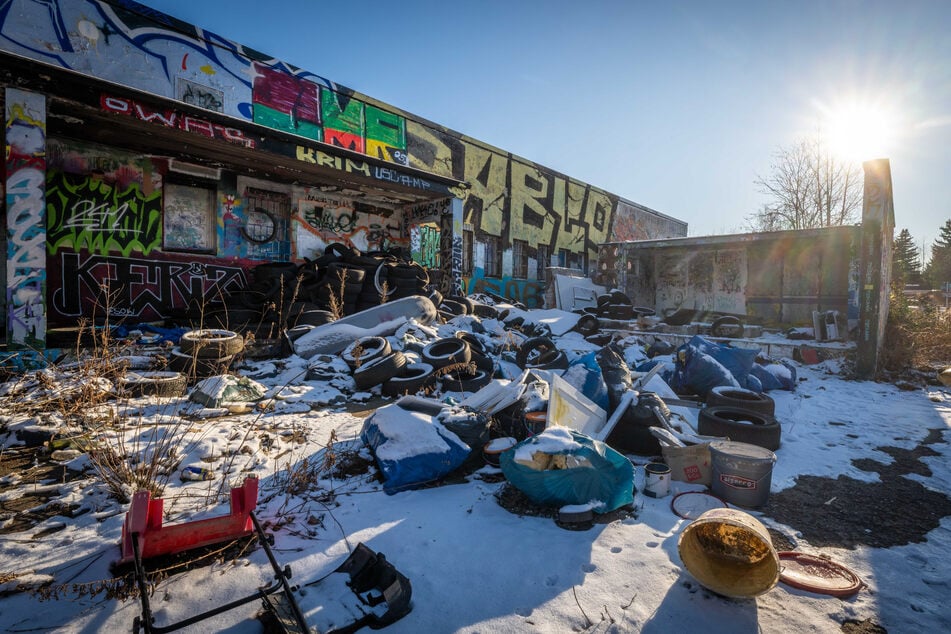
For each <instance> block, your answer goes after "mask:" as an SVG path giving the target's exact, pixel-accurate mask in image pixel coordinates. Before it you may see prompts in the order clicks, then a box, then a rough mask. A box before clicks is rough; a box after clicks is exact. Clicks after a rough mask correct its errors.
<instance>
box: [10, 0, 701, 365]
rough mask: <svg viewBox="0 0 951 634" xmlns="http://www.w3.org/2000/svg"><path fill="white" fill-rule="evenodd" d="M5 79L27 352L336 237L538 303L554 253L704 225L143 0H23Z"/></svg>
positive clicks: (141, 315) (293, 257) (17, 309)
mask: <svg viewBox="0 0 951 634" xmlns="http://www.w3.org/2000/svg"><path fill="white" fill-rule="evenodd" d="M0 82H2V84H3V92H2V95H0V96H2V99H3V107H4V112H5V115H6V117H5V138H6V148H7V152H6V157H5V162H4V175H3V182H4V184H5V190H4V197H3V200H4V203H5V206H6V213H5V214H4V217H5V218H6V231H5V232H3V240H4V242H5V244H4V245H3V246H4V247H5V248H4V251H5V252H6V254H7V262H6V267H5V268H4V270H3V271H2V273H0V274H2V275H3V279H2V283H3V286H4V287H5V288H6V294H5V302H4V305H3V310H4V317H5V319H4V323H5V324H6V340H7V344H8V346H9V347H11V348H25V349H39V350H42V349H43V348H45V347H46V346H45V338H46V335H45V333H46V332H47V329H49V328H55V327H60V326H68V325H75V323H76V321H77V319H79V318H81V317H88V318H93V319H95V318H97V316H102V315H104V314H109V315H111V316H115V317H124V318H128V319H131V320H141V321H146V320H156V319H162V318H168V317H169V316H171V315H173V314H174V311H176V310H178V309H181V308H182V307H184V306H187V305H188V304H189V303H190V302H194V301H198V300H200V299H202V298H208V297H211V296H214V295H215V294H216V293H220V292H223V291H227V290H233V289H236V288H241V287H243V286H244V285H246V284H247V281H248V269H249V268H250V267H251V266H253V265H255V264H257V263H260V262H266V261H275V260H278V261H286V260H290V261H302V260H303V259H304V258H313V257H315V256H317V255H319V254H320V253H322V252H323V250H324V249H325V248H326V246H327V245H328V244H331V243H334V242H342V243H345V244H348V245H350V246H353V247H356V248H357V249H360V250H361V251H364V252H366V251H374V250H381V249H385V248H389V247H393V246H401V247H405V248H406V249H409V250H410V251H411V252H412V254H413V257H414V259H415V260H416V261H418V262H420V263H421V264H423V265H425V266H428V267H430V268H433V269H438V270H441V271H442V276H441V279H442V283H443V285H444V286H445V290H446V291H456V290H463V291H465V292H475V291H479V290H489V291H493V292H495V293H498V294H500V295H504V296H506V297H509V298H512V299H517V300H520V301H523V302H525V303H526V304H527V305H529V306H538V305H540V301H541V298H542V293H541V280H543V279H544V276H543V271H544V269H545V267H546V266H551V265H556V266H572V267H575V268H580V269H582V270H587V269H588V266H589V263H590V264H591V265H592V266H593V264H594V260H595V258H596V256H597V249H598V245H600V244H601V243H604V242H608V241H612V242H613V241H623V240H642V239H656V238H666V237H674V236H683V235H686V231H687V226H686V223H683V222H681V221H679V220H676V219H674V218H670V217H668V216H665V215H663V214H660V213H658V212H656V211H653V210H651V209H648V208H646V207H643V206H640V205H637V204H635V203H632V202H630V201H626V200H624V199H621V198H620V197H618V196H616V195H614V194H611V193H609V192H606V191H604V190H601V189H598V188H597V187H594V186H592V185H589V184H587V183H583V182H581V181H578V180H576V179H572V178H570V177H568V176H566V175H564V174H560V173H558V172H555V171H553V170H550V169H548V168H545V167H543V166H540V165H537V164H535V163H532V162H530V161H528V160H525V159H523V158H520V157H518V156H515V155H513V154H511V153H508V152H505V151H503V150H501V149H499V148H495V147H492V146H489V145H487V144H484V143H481V142H479V141H477V140H475V139H472V138H469V137H466V136H465V135H462V134H460V133H457V132H454V131H452V130H449V129H447V128H445V127H443V126H440V125H438V124H436V123H433V122H430V121H427V120H425V119H422V118H420V117H417V116H414V115H412V114H410V113H407V112H405V111H403V110H401V109H399V108H397V107H394V106H391V105H388V104H385V103H382V102H379V101H377V100H374V99H372V98H371V97H368V96H366V95H363V94H360V93H358V92H355V91H353V90H351V89H349V88H347V87H345V86H341V85H339V84H336V83H334V82H332V81H330V80H327V79H324V78H323V77H320V76H318V75H315V74H313V73H311V72H308V71H305V70H302V69H299V68H296V67H293V66H290V65H288V64H286V63H284V62H281V61H280V60H278V59H275V58H272V57H269V56H267V55H264V54H262V53H260V52H258V51H255V50H252V49H249V48H246V47H243V46H241V45H240V44H236V43H234V42H231V41H229V40H227V39H225V38H223V37H220V36H218V35H216V34H214V33H212V32H210V31H206V30H204V29H202V28H200V27H197V26H194V25H190V24H186V23H184V22H181V21H179V20H176V19H175V18H173V17H171V16H168V15H165V14H163V13H161V12H158V11H155V10H153V9H151V8H149V7H147V6H144V5H142V4H138V3H136V2H131V1H129V0H108V1H104V0H99V1H97V0H46V1H44V2H35V1H33V0H11V1H10V2H6V3H3V5H2V6H0Z"/></svg>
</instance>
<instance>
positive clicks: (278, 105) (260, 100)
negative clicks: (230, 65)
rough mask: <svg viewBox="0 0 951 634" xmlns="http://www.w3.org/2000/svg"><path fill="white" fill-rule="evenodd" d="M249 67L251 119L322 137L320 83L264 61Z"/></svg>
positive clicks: (316, 137) (305, 135)
mask: <svg viewBox="0 0 951 634" xmlns="http://www.w3.org/2000/svg"><path fill="white" fill-rule="evenodd" d="M251 68H252V69H253V71H254V84H253V87H252V92H251V95H252V96H251V100H252V101H251V103H252V104H253V107H254V111H253V112H254V122H255V123H260V124H261V125H264V126H267V127H269V128H273V129H275V130H283V131H284V132H290V133H291V134H298V135H300V136H304V137H307V138H308V139H314V140H316V141H319V140H321V139H322V138H323V135H322V132H321V128H320V125H321V121H320V86H318V85H317V84H315V83H314V82H312V81H308V80H306V79H300V78H297V77H292V76H290V75H288V74H286V73H281V72H278V71H276V70H273V69H271V68H268V67H267V66H264V65H263V64H257V63H254V64H252V65H251Z"/></svg>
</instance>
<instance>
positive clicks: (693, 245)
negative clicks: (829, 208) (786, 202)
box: [596, 227, 861, 325]
mask: <svg viewBox="0 0 951 634" xmlns="http://www.w3.org/2000/svg"><path fill="white" fill-rule="evenodd" d="M860 240H861V230H860V229H859V228H858V227H832V228H826V229H813V230H807V231H776V232H769V233H756V234H743V235H727V236H705V237H696V238H679V239H670V240H653V241H641V242H627V243H609V244H605V245H603V246H602V247H601V249H600V254H601V257H600V259H599V262H598V276H597V280H596V281H598V282H600V283H604V284H607V285H609V286H617V287H619V288H621V289H623V290H624V291H625V292H626V293H627V294H628V295H629V296H631V299H632V300H633V301H634V303H635V305H643V306H651V307H655V308H656V310H657V311H658V312H659V313H661V312H665V311H673V310H677V309H679V308H689V309H695V310H699V311H711V312H723V313H734V314H738V315H750V316H754V317H757V318H759V319H761V320H763V321H764V322H766V323H769V324H802V325H811V324H812V311H813V310H838V311H840V312H841V313H842V314H846V315H848V317H849V318H850V319H857V318H858V303H857V295H856V289H857V283H856V279H857V272H858V268H857V267H858V265H857V260H856V258H857V254H858V253H859V245H860V242H859V241H860Z"/></svg>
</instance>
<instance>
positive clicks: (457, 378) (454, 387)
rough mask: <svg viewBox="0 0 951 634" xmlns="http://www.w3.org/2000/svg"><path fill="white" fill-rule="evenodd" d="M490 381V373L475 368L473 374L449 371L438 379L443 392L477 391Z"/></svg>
mask: <svg viewBox="0 0 951 634" xmlns="http://www.w3.org/2000/svg"><path fill="white" fill-rule="evenodd" d="M491 381H492V374H491V373H489V372H486V371H485V370H479V369H476V371H475V373H474V374H466V373H462V372H450V373H448V374H444V375H443V376H442V377H440V379H439V384H440V386H441V387H442V389H443V391H444V392H478V391H479V390H481V389H482V388H484V387H485V386H486V385H488V384H489V383H490V382H491Z"/></svg>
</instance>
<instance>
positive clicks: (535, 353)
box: [515, 337, 557, 370]
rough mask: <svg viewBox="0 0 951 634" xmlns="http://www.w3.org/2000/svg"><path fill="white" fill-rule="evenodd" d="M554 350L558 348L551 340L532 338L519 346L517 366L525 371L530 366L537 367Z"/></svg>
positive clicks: (516, 358)
mask: <svg viewBox="0 0 951 634" xmlns="http://www.w3.org/2000/svg"><path fill="white" fill-rule="evenodd" d="M554 350H557V348H555V342H554V341H552V340H551V339H550V338H548V337H532V338H531V339H527V340H526V341H525V343H523V344H522V345H521V346H519V348H518V352H516V353H515V364H516V365H518V367H520V368H522V369H523V370H524V369H525V368H526V367H528V366H529V365H531V366H535V367H537V365H538V362H539V360H540V359H542V358H543V357H544V355H545V354H547V353H550V352H552V351H554Z"/></svg>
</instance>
